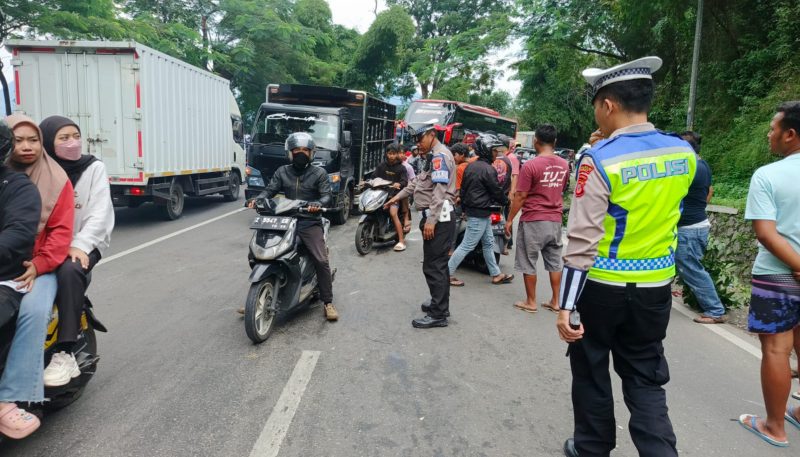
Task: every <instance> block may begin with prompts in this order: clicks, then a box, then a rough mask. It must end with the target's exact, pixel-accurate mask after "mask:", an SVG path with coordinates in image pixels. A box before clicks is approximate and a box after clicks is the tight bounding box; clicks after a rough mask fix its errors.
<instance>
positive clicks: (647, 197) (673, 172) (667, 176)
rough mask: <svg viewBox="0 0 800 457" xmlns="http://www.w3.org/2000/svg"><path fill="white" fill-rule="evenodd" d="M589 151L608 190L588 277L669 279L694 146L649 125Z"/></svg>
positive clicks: (693, 164) (691, 173)
mask: <svg viewBox="0 0 800 457" xmlns="http://www.w3.org/2000/svg"><path fill="white" fill-rule="evenodd" d="M588 155H589V156H590V157H592V159H593V161H594V164H595V166H596V167H597V170H598V171H599V172H600V175H601V176H603V179H605V181H606V184H608V188H609V189H610V191H611V193H610V195H609V202H608V211H607V213H606V216H605V219H604V221H603V227H604V229H605V235H604V236H603V239H602V240H600V244H599V246H598V253H597V257H596V258H595V262H594V265H593V266H592V268H591V269H590V270H589V276H588V277H589V278H590V279H597V280H600V281H611V282H621V283H632V282H661V281H665V280H669V279H671V278H672V277H673V276H675V248H676V247H677V244H678V235H677V224H678V219H680V215H681V202H682V200H683V198H684V197H685V196H686V194H687V193H688V191H689V185H690V184H691V183H692V180H693V179H694V174H695V170H696V166H697V161H696V160H697V159H696V156H695V153H694V150H693V149H692V148H691V146H689V144H688V143H686V142H685V141H684V140H683V139H681V138H680V137H678V136H676V135H669V134H665V133H663V132H660V131H657V130H652V131H649V132H642V133H631V134H623V135H619V136H617V137H614V138H612V139H610V140H607V141H603V142H602V143H599V144H597V145H596V146H595V147H594V148H592V149H591V150H590V151H589V152H588ZM578 171H579V173H580V171H581V170H580V167H578Z"/></svg>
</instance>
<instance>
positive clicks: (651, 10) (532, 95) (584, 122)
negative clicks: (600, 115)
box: [517, 0, 800, 189]
mask: <svg viewBox="0 0 800 457" xmlns="http://www.w3.org/2000/svg"><path fill="white" fill-rule="evenodd" d="M517 4H518V7H519V8H520V15H521V17H523V18H524V22H523V24H522V25H521V27H520V36H522V37H524V38H525V40H526V45H525V49H526V58H525V59H523V60H522V61H521V62H519V63H518V64H517V68H518V70H519V78H520V79H521V80H522V83H523V87H522V91H521V93H520V97H519V100H518V105H519V107H520V109H521V112H522V113H523V118H525V120H526V121H530V122H531V123H532V124H534V125H535V124H536V123H539V122H543V121H547V120H549V121H552V122H554V123H556V125H558V126H559V127H560V129H561V130H562V132H563V134H564V135H562V139H563V138H564V136H566V138H568V139H569V141H570V144H571V145H574V146H579V145H580V143H582V142H583V139H584V138H588V135H589V133H590V132H591V131H592V130H593V129H594V120H593V117H592V115H591V108H590V107H589V106H588V101H587V100H586V98H585V96H583V93H584V91H585V83H584V81H583V80H582V78H580V76H579V75H580V70H581V68H584V67H587V66H600V67H607V66H611V65H615V64H618V63H621V62H623V61H626V60H629V59H633V58H637V57H642V56H645V55H657V56H659V57H661V58H662V59H663V60H664V66H663V67H662V69H661V70H660V71H659V72H657V73H656V74H655V80H656V84H657V86H656V87H657V89H656V100H655V104H654V107H653V110H652V112H651V118H652V119H653V121H654V122H655V123H656V125H657V126H658V127H660V128H662V129H665V130H674V131H680V130H683V129H684V128H685V120H686V108H687V103H688V92H689V77H690V72H691V58H692V49H693V39H694V27H695V20H696V18H697V11H696V9H697V1H696V0H651V1H647V2H641V1H638V0H570V1H563V0H518V2H517ZM797 17H800V3H798V2H796V1H794V0H705V10H704V16H703V32H702V33H703V35H702V37H703V39H702V45H701V54H700V61H701V66H700V79H699V84H698V99H697V108H696V121H695V130H697V131H699V132H700V133H701V134H703V135H704V137H705V138H704V141H703V147H704V149H703V152H702V153H703V155H704V156H705V157H706V158H707V159H708V160H709V161H710V162H711V165H712V167H713V168H714V171H715V174H716V176H717V179H718V181H719V180H722V181H723V182H735V183H738V184H737V185H736V186H729V188H731V189H734V188H737V187H738V188H741V187H742V186H743V185H746V184H745V182H746V181H747V179H749V176H750V175H751V174H752V171H753V170H754V169H755V168H756V167H757V166H759V165H761V164H763V163H765V162H767V161H769V160H770V156H769V154H768V152H767V144H766V140H765V135H766V130H767V126H768V122H769V119H770V117H771V113H772V112H773V111H774V108H775V105H776V104H777V103H778V102H779V101H780V100H785V99H793V98H797V93H798V87H800V76H798V75H800V55H798V53H797V52H796V51H797V46H798V43H800V31H798V29H797V25H796V18H797ZM581 101H583V103H581ZM724 187H726V186H721V188H724Z"/></svg>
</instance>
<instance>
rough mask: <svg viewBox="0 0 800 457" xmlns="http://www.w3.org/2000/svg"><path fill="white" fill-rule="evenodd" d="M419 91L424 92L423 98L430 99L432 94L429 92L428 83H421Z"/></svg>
mask: <svg viewBox="0 0 800 457" xmlns="http://www.w3.org/2000/svg"><path fill="white" fill-rule="evenodd" d="M419 91H420V92H422V98H428V95H430V92H428V83H423V82H421V83H419Z"/></svg>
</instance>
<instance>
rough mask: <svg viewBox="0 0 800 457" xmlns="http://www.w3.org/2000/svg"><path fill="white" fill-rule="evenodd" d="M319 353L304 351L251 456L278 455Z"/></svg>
mask: <svg viewBox="0 0 800 457" xmlns="http://www.w3.org/2000/svg"><path fill="white" fill-rule="evenodd" d="M319 355H320V351H303V354H302V355H301V356H300V360H298V361H297V365H295V367H294V371H293V372H292V376H291V377H290V378H289V382H287V383H286V385H285V386H284V387H283V392H281V396H280V398H278V402H277V403H275V407H274V408H273V409H272V414H270V415H269V419H267V423H266V424H264V429H263V430H262V431H261V435H259V437H258V440H256V444H255V445H254V446H253V450H252V451H251V452H250V457H277V455H278V452H279V451H280V450H281V444H283V439H284V438H285V437H286V432H288V431H289V426H290V425H291V424H292V419H293V418H294V413H295V412H296V411H297V407H298V406H299V405H300V399H301V398H303V393H304V392H305V391H306V386H307V385H308V381H309V380H311V374H312V373H313V372H314V367H316V366H317V360H319Z"/></svg>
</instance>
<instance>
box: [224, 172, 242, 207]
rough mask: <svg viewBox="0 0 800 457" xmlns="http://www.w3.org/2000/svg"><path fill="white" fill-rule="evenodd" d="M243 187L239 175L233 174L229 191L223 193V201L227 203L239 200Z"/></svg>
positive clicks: (229, 182)
mask: <svg viewBox="0 0 800 457" xmlns="http://www.w3.org/2000/svg"><path fill="white" fill-rule="evenodd" d="M241 185H242V180H241V179H239V173H236V172H234V171H232V172H231V175H230V180H229V181H228V187H229V190H228V191H226V192H223V193H222V199H223V200H225V201H226V202H235V201H236V200H238V199H239V188H240V187H241Z"/></svg>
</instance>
